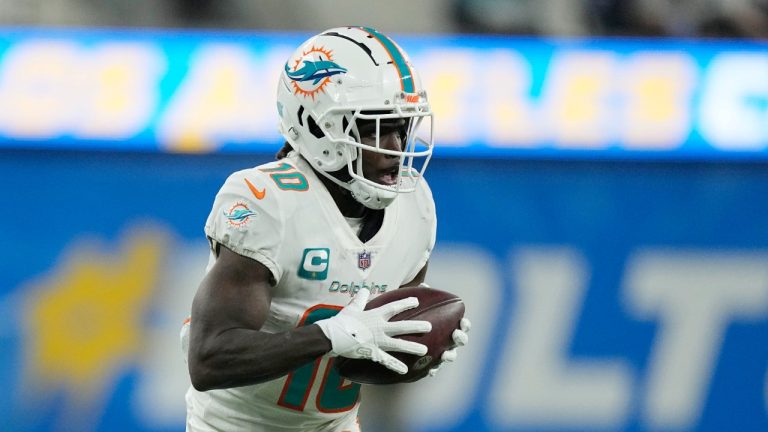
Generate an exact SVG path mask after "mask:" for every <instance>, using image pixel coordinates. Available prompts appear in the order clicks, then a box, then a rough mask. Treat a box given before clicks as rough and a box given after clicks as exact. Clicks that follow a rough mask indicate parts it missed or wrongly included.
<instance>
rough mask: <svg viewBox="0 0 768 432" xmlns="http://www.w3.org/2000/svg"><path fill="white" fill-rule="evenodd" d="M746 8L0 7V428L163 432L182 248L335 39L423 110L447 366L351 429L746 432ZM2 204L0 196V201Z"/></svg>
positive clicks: (767, 288) (762, 341) (749, 149)
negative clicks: (381, 61)
mask: <svg viewBox="0 0 768 432" xmlns="http://www.w3.org/2000/svg"><path fill="white" fill-rule="evenodd" d="M767 17H768V2H766V1H761V0H701V1H689V0H632V1H628V0H627V1H619V0H573V1H571V0H538V1H534V0H527V1H526V0H455V1H447V0H446V1H441V0H423V1H406V0H390V1H387V2H364V3H363V2H355V1H351V0H335V1H317V2H310V1H298V0H291V1H288V0H283V1H250V0H228V1H222V0H219V1H216V0H163V1H157V0H133V1H127V0H102V1H96V0H0V24H2V26H3V27H2V28H1V29H0V172H2V182H1V183H0V190H1V191H2V195H3V197H4V199H3V200H2V211H1V212H0V225H2V227H3V229H2V231H0V240H1V241H0V245H2V249H0V262H2V263H3V265H2V272H1V273H0V384H1V385H2V387H3V390H4V391H2V392H0V430H3V431H96V430H98V431H181V430H183V428H184V415H185V409H184V400H183V393H184V391H185V389H186V387H187V385H188V382H189V381H188V377H187V374H186V368H185V366H184V364H183V362H182V358H181V354H180V351H179V347H178V338H177V334H178V328H179V325H180V323H181V321H182V320H183V319H184V317H185V315H186V314H187V310H188V308H189V305H190V303H191V298H192V296H193V294H194V291H195V289H196V287H197V283H198V281H199V280H200V278H201V276H202V272H203V268H204V264H205V262H206V258H207V245H206V242H205V239H204V234H203V231H202V226H203V223H204V220H205V218H206V216H207V214H208V211H209V209H210V205H211V203H212V199H213V196H214V194H215V192H216V191H217V189H218V188H219V186H220V185H221V184H222V182H223V180H224V179H225V178H226V176H227V175H228V174H229V173H230V172H232V171H234V170H237V169H241V168H243V167H247V166H253V165H256V164H259V163H262V162H264V161H267V160H270V159H271V158H272V155H273V153H274V152H275V151H276V150H277V149H278V148H279V147H280V138H279V136H278V134H277V131H276V123H277V120H276V115H275V107H274V94H275V85H276V78H277V74H278V73H279V71H280V70H281V68H282V64H283V63H284V61H285V59H286V58H287V56H288V55H289V53H290V52H291V50H292V49H293V48H294V47H295V46H297V45H298V43H299V42H301V41H302V40H304V39H305V38H306V37H307V36H308V35H310V34H313V33H316V32H318V31H320V30H323V29H325V28H330V27H334V26H339V25H346V24H365V25H370V26H373V27H377V28H378V29H379V30H380V31H382V32H385V33H387V34H390V35H392V36H393V37H394V38H395V39H396V40H397V41H399V42H400V43H401V45H402V46H403V47H404V48H405V49H406V51H408V52H409V53H410V55H411V58H412V61H413V63H414V64H415V65H416V67H417V68H418V69H420V71H421V73H422V75H423V76H424V79H425V81H426V83H427V85H428V87H427V88H428V91H429V95H430V99H431V100H432V103H433V107H434V110H435V112H436V113H437V120H436V129H437V135H438V139H437V145H438V147H437V149H436V151H435V159H434V161H433V163H432V165H431V166H430V170H429V171H428V173H427V177H428V179H429V180H430V183H431V185H432V188H433V190H434V192H435V196H436V201H437V207H438V215H439V228H438V246H437V249H436V252H435V255H434V259H433V260H432V264H431V265H430V275H429V277H428V281H429V282H431V283H432V285H434V286H436V287H439V288H442V289H446V290H449V291H453V292H456V293H458V294H460V295H461V296H463V297H464V298H465V299H466V303H467V307H468V314H469V316H470V317H471V318H472V320H473V323H474V327H473V331H472V341H471V345H470V346H468V347H467V348H466V349H465V350H464V351H463V352H462V353H461V355H460V357H459V359H458V361H457V363H456V364H455V365H453V366H451V367H447V368H445V369H444V370H442V371H441V373H440V375H439V376H438V377H437V378H435V379H431V380H428V381H425V382H422V383H419V384H417V385H409V386H395V387H386V388H369V389H368V390H369V391H368V392H367V393H364V395H363V397H364V400H365V401H366V403H365V404H364V408H363V417H362V419H361V420H362V423H363V425H364V431H365V432H384V431H416V432H437V431H540V430H541V431H543V430H546V431H572V430H579V431H615V430H625V431H689V430H696V431H699V430H701V431H765V430H768V43H767V42H766V38H767V37H768V18H767ZM9 198H10V199H9Z"/></svg>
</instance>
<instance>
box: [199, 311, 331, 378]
mask: <svg viewBox="0 0 768 432" xmlns="http://www.w3.org/2000/svg"><path fill="white" fill-rule="evenodd" d="M201 338H202V337H201ZM202 339H205V338H202ZM330 350H331V343H330V341H329V340H328V338H326V337H325V335H324V334H323V332H322V330H320V328H319V327H318V326H315V325H312V326H306V327H300V328H297V329H295V330H292V331H288V332H283V333H276V334H269V333H264V332H260V331H256V330H249V329H230V330H227V331H224V332H222V333H220V334H218V335H217V336H215V337H212V338H209V339H208V340H207V341H203V342H201V343H199V344H197V346H196V345H195V344H194V341H193V343H192V344H191V345H190V351H189V372H190V377H191V379H192V385H193V386H194V387H195V388H196V389H197V390H201V391H205V390H212V389H220V388H231V387H241V386H246V385H252V384H258V383H262V382H266V381H270V380H273V379H275V378H278V377H280V376H283V375H285V374H287V373H289V372H290V371H292V370H294V369H296V368H298V367H300V366H303V365H305V364H307V363H309V362H311V361H313V360H315V359H317V358H318V357H320V356H322V355H324V354H326V353H328V352H329V351H330Z"/></svg>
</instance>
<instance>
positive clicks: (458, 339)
mask: <svg viewBox="0 0 768 432" xmlns="http://www.w3.org/2000/svg"><path fill="white" fill-rule="evenodd" d="M471 327H472V323H471V322H469V319H468V318H462V319H461V321H460V322H459V328H457V329H456V330H454V331H453V334H452V335H451V336H453V343H455V344H456V348H453V349H449V350H446V351H445V352H443V355H442V356H440V363H438V364H437V366H436V367H433V368H432V369H430V370H429V376H431V377H433V376H435V375H437V372H438V371H439V370H440V366H442V365H443V363H450V362H452V361H455V360H456V354H457V353H456V349H457V348H458V347H462V346H464V345H466V344H467V342H469V329H470V328H471Z"/></svg>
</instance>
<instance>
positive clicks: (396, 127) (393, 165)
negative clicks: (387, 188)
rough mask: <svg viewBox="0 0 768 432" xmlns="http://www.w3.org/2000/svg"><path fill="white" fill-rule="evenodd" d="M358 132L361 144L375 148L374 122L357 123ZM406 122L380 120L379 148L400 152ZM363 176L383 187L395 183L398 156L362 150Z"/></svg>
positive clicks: (398, 162) (398, 167)
mask: <svg viewBox="0 0 768 432" xmlns="http://www.w3.org/2000/svg"><path fill="white" fill-rule="evenodd" d="M357 127H358V130H359V132H360V139H361V141H362V143H363V144H365V145H369V146H371V147H375V146H376V122H375V121H359V122H358V126H357ZM406 128H407V122H406V121H405V120H404V119H389V120H382V121H381V126H380V127H379V129H380V131H379V134H380V135H379V136H380V138H379V147H380V148H383V149H386V150H394V151H402V150H403V143H404V141H405V133H406ZM362 153H363V176H364V177H365V178H367V179H368V180H371V181H374V182H376V183H379V184H384V185H394V184H395V183H397V179H398V174H399V173H398V171H399V170H400V158H399V157H398V156H392V155H385V154H381V153H376V152H373V151H365V150H363V152H362Z"/></svg>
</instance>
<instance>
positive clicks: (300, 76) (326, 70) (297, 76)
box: [285, 60, 347, 85]
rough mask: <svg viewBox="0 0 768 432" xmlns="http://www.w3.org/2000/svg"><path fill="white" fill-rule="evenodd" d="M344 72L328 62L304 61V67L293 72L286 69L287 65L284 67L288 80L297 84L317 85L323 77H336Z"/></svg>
mask: <svg viewBox="0 0 768 432" xmlns="http://www.w3.org/2000/svg"><path fill="white" fill-rule="evenodd" d="M346 71H347V69H346V68H343V67H341V66H339V65H338V64H336V63H334V62H332V61H330V60H318V61H311V60H304V65H303V66H302V67H301V69H299V70H297V71H293V72H292V71H291V70H290V69H289V68H288V65H287V64H286V65H285V73H286V74H287V75H288V78H290V79H292V80H294V81H299V82H304V81H312V84H313V85H314V84H317V83H319V82H320V80H321V79H323V78H325V77H329V76H334V75H338V74H340V73H344V72H346Z"/></svg>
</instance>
